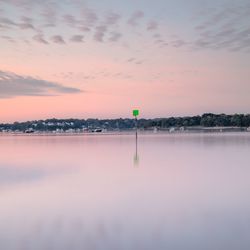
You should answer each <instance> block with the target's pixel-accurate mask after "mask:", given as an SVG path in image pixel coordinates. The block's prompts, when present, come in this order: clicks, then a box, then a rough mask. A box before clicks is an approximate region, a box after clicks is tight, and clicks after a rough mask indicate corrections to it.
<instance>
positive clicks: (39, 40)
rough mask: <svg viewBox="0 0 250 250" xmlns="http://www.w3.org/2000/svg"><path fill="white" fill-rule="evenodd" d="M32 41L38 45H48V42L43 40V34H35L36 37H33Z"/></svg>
mask: <svg viewBox="0 0 250 250" xmlns="http://www.w3.org/2000/svg"><path fill="white" fill-rule="evenodd" d="M33 40H34V41H36V42H38V43H43V44H49V42H47V41H46V40H45V39H44V37H43V34H37V35H35V36H33Z"/></svg>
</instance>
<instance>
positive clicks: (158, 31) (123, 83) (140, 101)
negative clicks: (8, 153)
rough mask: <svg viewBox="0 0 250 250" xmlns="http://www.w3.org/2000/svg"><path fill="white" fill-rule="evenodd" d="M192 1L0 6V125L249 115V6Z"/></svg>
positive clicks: (30, 0) (4, 3) (3, 3)
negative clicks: (208, 114)
mask: <svg viewBox="0 0 250 250" xmlns="http://www.w3.org/2000/svg"><path fill="white" fill-rule="evenodd" d="M201 2H202V1H191V2H190V4H189V5H187V3H185V2H184V1H177V3H166V2H165V1H159V2H158V3H155V4H154V5H152V3H146V2H145V1H142V0H141V1H138V4H137V5H136V6H134V5H133V4H132V1H131V2H130V1H128V2H126V4H125V3H124V4H123V5H124V6H119V5H117V4H114V3H113V2H112V1H108V0H105V1H104V2H103V3H102V4H100V3H98V2H97V1H93V2H92V3H91V5H90V4H88V5H87V4H81V3H80V1H79V2H77V1H72V3H70V4H66V3H63V2H60V1H58V2H57V1H56V2H55V3H54V4H52V2H51V1H50V0H46V1H45V2H44V3H43V4H40V3H39V2H37V1H36V0H27V1H26V2H25V1H23V2H20V4H18V3H17V2H16V1H11V2H9V1H1V2H0V31H1V37H0V42H1V47H0V53H1V58H0V105H1V109H0V122H9V121H16V120H32V119H43V118H51V117H56V118H64V117H79V118H89V117H95V118H115V117H130V116H131V110H132V109H133V108H135V107H136V108H139V109H140V110H141V116H142V117H148V118H149V117H166V116H170V115H171V116H172V115H174V116H179V115H193V114H202V113H204V112H215V113H222V112H224V113H235V112H239V113H248V110H249V105H250V98H249V93H250V92H249V91H250V85H249V80H248V79H249V67H248V65H249V63H250V62H249V58H250V57H249V52H250V50H249V49H250V39H249V35H250V31H249V30H250V27H249V23H250V22H249V21H250V20H249V15H247V13H248V12H247V11H249V10H250V5H249V4H248V3H247V1H244V0H241V1H239V3H238V4H235V3H234V2H230V1H228V2H227V3H225V2H223V1H211V2H210V3H209V4H207V5H202V4H201ZM27 4H29V5H28V7H27ZM151 5H152V6H151ZM181 6H182V7H185V8H180V7H181ZM232 7H233V8H234V9H235V12H234V13H232V12H230V9H231V8H232ZM27 8H29V9H32V12H30V11H27ZM211 8H213V9H214V11H211V10H210V9H211ZM170 9H171V11H170ZM163 10H165V11H166V14H168V15H164V13H163ZM204 13H205V14H204ZM35 14H37V15H35ZM219 17H220V18H219ZM236 19H237V20H238V21H237V22H234V23H233V22H232V21H233V20H236ZM230 23H231V26H230V25H229V24H230Z"/></svg>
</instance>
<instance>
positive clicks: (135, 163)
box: [134, 131, 139, 167]
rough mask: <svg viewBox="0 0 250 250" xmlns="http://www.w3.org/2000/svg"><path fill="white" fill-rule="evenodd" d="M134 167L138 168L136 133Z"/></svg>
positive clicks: (136, 137)
mask: <svg viewBox="0 0 250 250" xmlns="http://www.w3.org/2000/svg"><path fill="white" fill-rule="evenodd" d="M134 166H135V167H138V166H139V155H138V135H137V131H136V136H135V154H134Z"/></svg>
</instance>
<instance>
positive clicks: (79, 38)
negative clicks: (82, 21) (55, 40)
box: [70, 35, 84, 43]
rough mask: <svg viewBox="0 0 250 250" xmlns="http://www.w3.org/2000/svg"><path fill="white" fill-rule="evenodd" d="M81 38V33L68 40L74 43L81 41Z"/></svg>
mask: <svg viewBox="0 0 250 250" xmlns="http://www.w3.org/2000/svg"><path fill="white" fill-rule="evenodd" d="M83 38H84V36H82V35H74V36H72V37H71V38H70V41H71V42H75V43H82V42H83Z"/></svg>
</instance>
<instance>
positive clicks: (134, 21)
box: [128, 11, 144, 26]
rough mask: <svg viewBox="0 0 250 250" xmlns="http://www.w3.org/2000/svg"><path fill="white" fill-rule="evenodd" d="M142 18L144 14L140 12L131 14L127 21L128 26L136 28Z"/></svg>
mask: <svg viewBox="0 0 250 250" xmlns="http://www.w3.org/2000/svg"><path fill="white" fill-rule="evenodd" d="M143 17H144V13H143V12H142V11H136V12H134V13H133V14H132V16H131V17H130V18H129V19H128V24H129V25H131V26H137V25H138V21H139V20H140V19H142V18H143Z"/></svg>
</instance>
